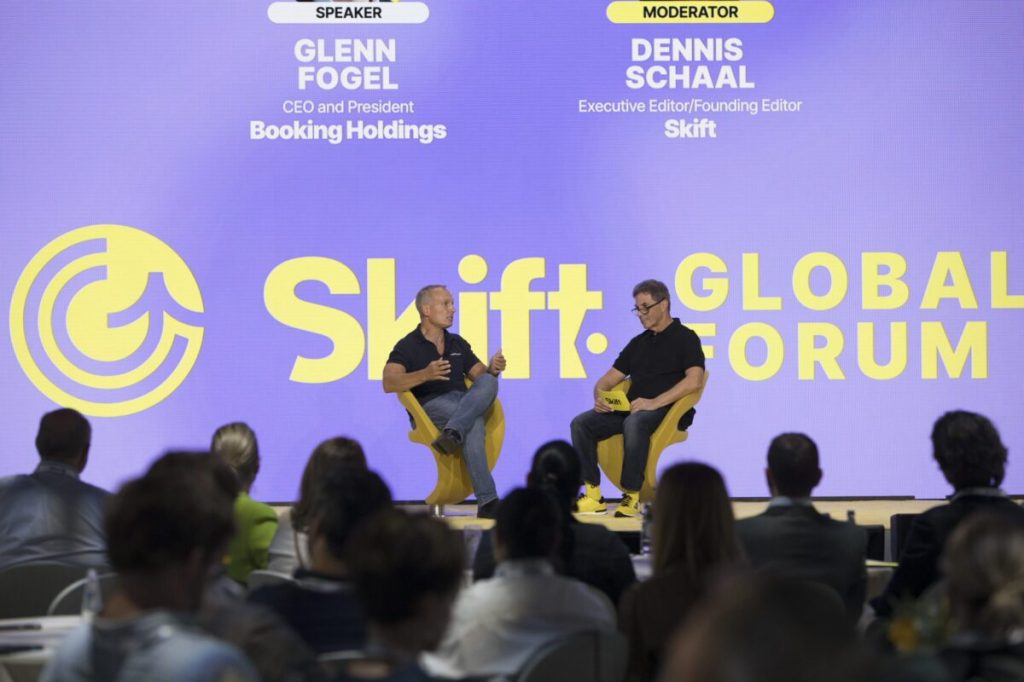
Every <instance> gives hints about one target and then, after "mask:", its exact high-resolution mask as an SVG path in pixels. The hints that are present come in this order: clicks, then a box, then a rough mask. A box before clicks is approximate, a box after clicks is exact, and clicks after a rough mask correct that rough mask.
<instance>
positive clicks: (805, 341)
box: [796, 322, 846, 381]
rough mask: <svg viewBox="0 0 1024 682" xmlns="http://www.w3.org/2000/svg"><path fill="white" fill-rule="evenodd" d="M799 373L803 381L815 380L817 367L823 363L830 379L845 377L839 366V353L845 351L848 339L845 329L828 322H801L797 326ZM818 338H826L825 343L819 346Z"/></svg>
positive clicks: (823, 369) (822, 366) (822, 367)
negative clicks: (844, 333) (844, 335)
mask: <svg viewBox="0 0 1024 682" xmlns="http://www.w3.org/2000/svg"><path fill="white" fill-rule="evenodd" d="M796 335H797V356H798V358H799V369H798V374H797V376H799V378H800V380H801V381H813V380H814V378H815V368H816V367H817V366H818V365H821V369H822V371H824V372H825V376H826V377H827V378H829V379H845V378H846V375H845V374H843V369H842V368H841V367H840V366H839V362H838V358H839V354H840V353H842V352H843V346H845V345H846V339H844V338H843V331H842V330H841V329H840V328H839V327H837V326H835V325H834V324H830V323H828V322H801V323H800V324H798V325H797V326H796ZM817 339H824V340H825V345H824V346H820V347H819V346H818V345H817Z"/></svg>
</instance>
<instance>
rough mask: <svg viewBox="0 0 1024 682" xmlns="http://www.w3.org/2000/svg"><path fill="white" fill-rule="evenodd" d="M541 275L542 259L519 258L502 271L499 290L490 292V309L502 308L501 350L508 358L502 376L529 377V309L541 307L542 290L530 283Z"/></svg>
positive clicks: (542, 307) (542, 301)
mask: <svg viewBox="0 0 1024 682" xmlns="http://www.w3.org/2000/svg"><path fill="white" fill-rule="evenodd" d="M541 277H544V259H543V258H520V259H518V260H514V261H512V262H511V263H509V264H508V266H507V267H506V268H505V271H504V272H503V273H501V291H498V292H497V293H493V294H491V310H500V311H501V349H502V352H503V353H504V355H505V357H506V358H508V368H507V369H506V370H505V377H506V378H508V379H529V378H530V311H531V310H544V298H545V297H544V293H543V292H541V291H530V282H532V281H533V280H535V279H539V278H541Z"/></svg>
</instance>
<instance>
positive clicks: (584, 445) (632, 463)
mask: <svg viewBox="0 0 1024 682" xmlns="http://www.w3.org/2000/svg"><path fill="white" fill-rule="evenodd" d="M668 410H669V408H668V407H662V408H660V409H657V410H644V411H643V412H633V413H630V412H595V411H594V410H587V411H586V412H584V413H583V414H580V415H579V416H577V417H576V418H575V419H573V420H572V424H571V425H570V426H569V430H570V432H571V433H572V445H573V447H574V448H576V452H578V453H579V455H580V465H581V469H582V470H583V472H582V473H583V480H584V481H585V482H587V483H589V484H590V485H598V484H599V483H600V482H601V471H600V469H598V467H597V443H598V441H602V440H604V439H606V438H611V437H612V436H614V435H615V434H617V433H621V434H622V440H623V450H624V452H623V457H622V476H621V478H620V479H619V482H620V483H621V484H622V488H623V489H624V490H630V491H632V492H636V491H638V490H640V487H641V486H643V484H644V469H645V468H646V467H647V455H648V453H649V452H650V449H651V435H652V434H653V433H654V432H655V431H656V430H657V428H658V426H659V425H660V424H661V421H662V420H663V419H664V418H665V414H666V413H667V412H668Z"/></svg>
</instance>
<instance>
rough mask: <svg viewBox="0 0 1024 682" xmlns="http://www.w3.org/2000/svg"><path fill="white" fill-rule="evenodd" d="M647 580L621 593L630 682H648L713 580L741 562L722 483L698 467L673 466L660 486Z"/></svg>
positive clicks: (718, 476) (712, 472) (707, 468)
mask: <svg viewBox="0 0 1024 682" xmlns="http://www.w3.org/2000/svg"><path fill="white" fill-rule="evenodd" d="M652 540H653V542H652V544H653V551H654V563H653V575H652V577H651V579H650V580H647V581H645V582H642V583H638V584H637V585H635V586H633V587H632V588H631V589H630V590H629V591H627V592H626V593H625V594H624V595H623V597H622V601H621V602H620V604H619V629H620V630H622V632H623V633H624V634H625V635H626V637H627V638H628V639H629V644H630V653H629V657H630V658H629V679H630V680H651V679H654V678H655V676H656V674H657V672H658V667H659V664H660V662H661V658H662V650H663V649H664V646H665V644H666V642H667V641H668V639H669V637H670V635H671V634H672V632H673V631H674V630H675V629H676V627H677V626H678V625H679V624H680V623H681V622H682V621H683V619H684V618H685V617H686V614H687V612H688V611H689V610H690V609H691V608H692V607H693V605H694V604H695V603H696V602H697V601H698V599H699V598H700V597H702V596H703V595H704V593H705V592H706V591H707V589H708V587H709V584H710V582H711V579H712V578H714V577H715V576H717V575H718V574H719V572H721V571H723V570H726V569H729V568H731V567H734V566H736V565H737V564H739V563H741V562H742V561H743V554H742V551H741V550H740V545H739V541H738V539H737V536H736V530H735V522H734V519H733V514H732V503H731V502H730V501H729V493H728V492H727V491H726V488H725V481H723V480H722V476H721V474H719V473H718V471H716V470H715V469H714V468H712V467H710V466H708V465H706V464H701V463H698V462H686V463H683V464H676V465H675V466H673V467H671V468H669V469H667V470H666V471H665V472H664V473H663V474H662V475H661V480H660V481H659V482H658V491H657V494H656V496H655V500H654V521H653V537H652Z"/></svg>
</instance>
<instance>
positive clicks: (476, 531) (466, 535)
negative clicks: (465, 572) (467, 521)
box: [462, 524, 484, 567]
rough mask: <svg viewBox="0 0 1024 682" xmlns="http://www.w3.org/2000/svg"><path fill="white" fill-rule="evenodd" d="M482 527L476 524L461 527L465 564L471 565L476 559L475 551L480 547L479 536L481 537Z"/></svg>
mask: <svg viewBox="0 0 1024 682" xmlns="http://www.w3.org/2000/svg"><path fill="white" fill-rule="evenodd" d="M483 533H484V529H483V527H481V526H478V525H476V524H472V525H468V526H465V527H464V528H463V529H462V541H463V543H465V548H466V565H467V566H469V567H472V566H473V560H474V559H476V551H477V549H478V548H479V547H480V538H481V537H483Z"/></svg>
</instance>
